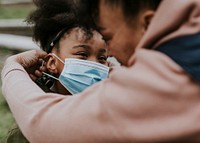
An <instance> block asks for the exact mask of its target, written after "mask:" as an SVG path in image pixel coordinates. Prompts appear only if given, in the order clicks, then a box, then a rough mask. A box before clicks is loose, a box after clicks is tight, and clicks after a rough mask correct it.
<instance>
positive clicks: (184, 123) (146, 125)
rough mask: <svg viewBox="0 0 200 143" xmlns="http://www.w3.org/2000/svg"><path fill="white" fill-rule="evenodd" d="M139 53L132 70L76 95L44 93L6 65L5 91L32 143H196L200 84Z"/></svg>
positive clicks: (158, 59)
mask: <svg viewBox="0 0 200 143" xmlns="http://www.w3.org/2000/svg"><path fill="white" fill-rule="evenodd" d="M140 55H141V57H138V58H140V60H139V61H140V62H136V64H135V65H134V66H133V67H130V68H119V69H116V70H114V71H113V72H112V74H111V75H110V79H108V80H105V81H103V82H101V83H99V84H96V85H94V86H92V87H91V88H88V89H87V90H86V91H84V92H83V93H81V94H78V95H74V96H63V95H59V94H53V93H52V94H51V93H49V94H47V93H44V92H43V91H42V90H41V89H40V88H39V87H37V85H35V83H33V82H32V81H31V79H30V78H29V77H28V75H27V73H26V72H25V71H24V69H23V68H22V67H21V66H20V65H18V64H17V63H12V64H9V63H7V64H6V66H5V67H4V70H3V72H2V81H3V93H4V96H5V98H6V100H7V102H8V104H9V106H10V108H11V110H12V112H13V114H14V117H15V119H16V121H17V123H18V124H19V126H20V128H21V130H22V132H23V133H24V135H25V136H26V137H27V138H28V140H29V141H30V142H32V143H55V142H60V143H64V142H70V143H79V142H80V143H89V142H95V143H105V142H113V143H116V142H147V141H152V142H155V141H172V140H176V139H178V140H180V139H182V140H184V139H187V140H191V139H193V140H194V139H195V138H194V136H195V135H198V134H197V133H199V131H200V125H199V124H198V123H199V122H200V119H199V116H200V100H199V95H200V86H199V85H197V84H195V83H193V82H192V81H191V80H190V78H189V77H188V76H186V75H185V73H184V72H183V71H182V70H181V68H179V67H178V66H177V65H176V64H175V63H173V62H172V61H171V60H170V59H168V58H167V57H165V56H164V55H162V54H158V53H156V52H150V51H145V50H144V51H143V52H141V53H140ZM152 56H154V57H155V58H154V59H151V57H152ZM144 57H145V58H144ZM146 59H148V60H146ZM152 70H153V72H152ZM163 74H164V75H165V76H163ZM147 75H148V76H147Z"/></svg>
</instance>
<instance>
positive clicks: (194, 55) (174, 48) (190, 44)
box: [156, 33, 200, 83]
mask: <svg viewBox="0 0 200 143" xmlns="http://www.w3.org/2000/svg"><path fill="white" fill-rule="evenodd" d="M156 50H157V51H160V52H162V53H164V54H166V55H167V56H169V57H170V58H171V59H172V60H174V61H175V62H176V63H177V64H178V65H180V66H181V67H182V68H183V69H184V70H185V72H186V73H188V74H189V75H190V76H191V77H192V79H193V80H195V81H197V82H199V83H200V33H198V34H194V35H187V36H181V37H177V38H174V39H171V40H169V41H167V42H164V43H163V44H161V45H160V46H159V47H157V48H156Z"/></svg>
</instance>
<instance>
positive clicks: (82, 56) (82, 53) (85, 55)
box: [76, 52, 88, 58]
mask: <svg viewBox="0 0 200 143" xmlns="http://www.w3.org/2000/svg"><path fill="white" fill-rule="evenodd" d="M76 55H78V56H80V57H81V58H88V54H87V53H86V52H79V53H76Z"/></svg>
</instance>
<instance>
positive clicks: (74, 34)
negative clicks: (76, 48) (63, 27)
mask: <svg viewBox="0 0 200 143" xmlns="http://www.w3.org/2000/svg"><path fill="white" fill-rule="evenodd" d="M63 37H64V38H70V39H73V40H76V41H79V42H84V43H88V42H90V41H91V40H92V41H93V40H99V39H102V36H101V35H100V34H99V33H98V32H97V31H95V30H87V29H86V30H85V29H82V28H80V27H76V28H73V29H71V30H70V31H68V32H66V33H65V34H64V36H63Z"/></svg>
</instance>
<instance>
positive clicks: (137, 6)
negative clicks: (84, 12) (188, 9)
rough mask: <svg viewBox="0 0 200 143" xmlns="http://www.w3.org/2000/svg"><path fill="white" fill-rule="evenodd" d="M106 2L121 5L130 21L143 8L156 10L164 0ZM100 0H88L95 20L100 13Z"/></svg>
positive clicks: (111, 0)
mask: <svg viewBox="0 0 200 143" xmlns="http://www.w3.org/2000/svg"><path fill="white" fill-rule="evenodd" d="M104 1H105V3H106V4H108V5H110V6H113V7H115V6H116V7H121V8H122V11H123V14H124V16H125V18H126V20H127V22H129V20H130V19H132V18H133V17H135V16H136V15H137V14H138V13H139V12H140V11H141V10H142V9H145V8H150V9H152V10H156V9H157V7H158V5H159V4H160V2H161V1H162V0H104ZM99 3H100V0H88V4H89V5H90V6H89V8H90V13H92V14H93V17H94V18H95V20H97V18H98V15H99Z"/></svg>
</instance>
